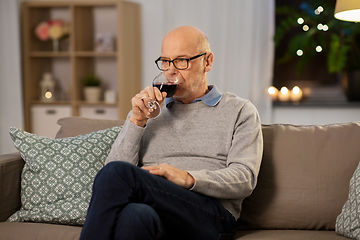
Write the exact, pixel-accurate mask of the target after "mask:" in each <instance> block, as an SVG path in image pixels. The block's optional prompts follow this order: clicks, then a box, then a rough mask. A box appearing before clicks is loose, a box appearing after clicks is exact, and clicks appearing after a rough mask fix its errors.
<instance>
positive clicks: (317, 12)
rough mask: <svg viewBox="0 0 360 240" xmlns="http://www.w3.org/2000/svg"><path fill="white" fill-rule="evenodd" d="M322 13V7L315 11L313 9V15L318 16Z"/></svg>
mask: <svg viewBox="0 0 360 240" xmlns="http://www.w3.org/2000/svg"><path fill="white" fill-rule="evenodd" d="M323 11H324V8H323V7H322V6H319V7H318V8H317V9H315V11H314V12H315V14H316V15H319V14H320V13H322V12H323Z"/></svg>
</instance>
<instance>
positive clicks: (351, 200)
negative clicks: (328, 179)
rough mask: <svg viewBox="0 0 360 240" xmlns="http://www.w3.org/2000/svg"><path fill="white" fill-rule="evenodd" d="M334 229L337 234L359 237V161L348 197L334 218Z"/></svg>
mask: <svg viewBox="0 0 360 240" xmlns="http://www.w3.org/2000/svg"><path fill="white" fill-rule="evenodd" d="M359 160H360V159H359ZM335 229H336V232H337V233H339V234H342V235H344V236H347V237H349V238H355V239H360V163H359V165H358V167H357V168H356V170H355V173H354V175H353V176H352V178H351V180H350V190H349V197H348V200H347V201H346V202H345V204H344V206H343V208H342V211H341V213H340V215H339V216H338V217H337V219H336V228H335Z"/></svg>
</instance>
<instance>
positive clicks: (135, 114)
mask: <svg viewBox="0 0 360 240" xmlns="http://www.w3.org/2000/svg"><path fill="white" fill-rule="evenodd" d="M145 97H150V98H152V99H154V100H156V101H158V103H159V104H160V105H161V104H162V102H163V101H164V100H165V97H166V92H163V93H162V92H160V90H159V89H158V88H157V87H152V86H148V87H146V88H145V89H144V90H142V91H141V92H140V93H138V94H136V95H135V96H134V97H133V98H132V99H131V104H132V115H131V116H130V121H131V122H132V123H134V124H136V125H138V126H140V127H144V126H145V124H146V123H147V120H148V118H147V114H148V110H147V108H146V106H145V104H144V101H143V100H142V98H145Z"/></svg>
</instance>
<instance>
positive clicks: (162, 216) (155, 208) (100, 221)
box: [80, 162, 236, 240]
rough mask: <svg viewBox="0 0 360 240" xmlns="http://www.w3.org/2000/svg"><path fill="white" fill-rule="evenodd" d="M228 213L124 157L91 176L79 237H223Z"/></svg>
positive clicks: (229, 224) (231, 223)
mask: <svg viewBox="0 0 360 240" xmlns="http://www.w3.org/2000/svg"><path fill="white" fill-rule="evenodd" d="M235 226H236V221H235V219H234V217H233V216H232V215H231V214H230V213H229V212H228V211H227V210H226V209H225V208H224V207H223V206H222V205H221V204H220V203H219V202H218V201H217V200H216V199H213V198H211V197H207V196H204V195H202V194H199V193H196V192H193V191H190V190H187V189H184V188H182V187H180V186H177V185H176V184H174V183H172V182H170V181H168V180H166V179H165V178H163V177H159V176H155V175H152V174H150V173H149V172H148V171H146V170H143V169H141V168H139V167H137V166H134V165H132V164H129V163H125V162H112V163H109V164H107V165H106V166H105V167H104V168H103V169H102V170H101V171H100V172H99V173H98V175H97V176H96V178H95V182H94V186H93V195H92V198H91V201H90V206H89V210H88V214H87V217H86V220H85V224H84V226H83V230H82V232H81V236H80V240H110V239H111V240H112V239H134V240H147V239H169V240H176V239H181V240H190V239H196V240H200V239H204V240H212V239H214V240H220V239H221V240H223V239H224V240H225V239H231V238H232V233H233V232H234V230H235Z"/></svg>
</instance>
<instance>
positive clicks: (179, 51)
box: [161, 34, 207, 103]
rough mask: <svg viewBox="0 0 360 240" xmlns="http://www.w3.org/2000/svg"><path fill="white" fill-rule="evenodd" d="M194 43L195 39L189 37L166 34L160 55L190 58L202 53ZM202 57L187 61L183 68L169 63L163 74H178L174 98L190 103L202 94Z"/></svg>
mask: <svg viewBox="0 0 360 240" xmlns="http://www.w3.org/2000/svg"><path fill="white" fill-rule="evenodd" d="M189 38H190V39H189ZM194 43H196V41H192V39H191V37H188V38H184V36H181V35H179V34H172V35H170V36H167V37H165V39H164V41H163V44H162V53H161V57H162V58H164V59H169V60H173V59H175V58H191V57H193V56H196V55H198V54H200V53H202V52H199V50H198V46H197V45H196V44H194ZM204 57H205V56H201V57H199V58H196V59H194V60H191V61H189V67H188V68H187V69H184V70H178V69H176V68H175V67H174V65H173V64H170V69H169V70H167V71H166V72H165V74H166V75H169V74H178V76H179V79H178V80H179V86H178V90H177V92H176V94H175V95H174V99H175V100H177V101H181V102H183V103H191V102H192V101H193V100H194V99H195V98H198V97H199V96H200V97H201V96H203V94H204V91H205V90H206V88H207V86H206V80H205V79H206V78H205V75H206V74H205V61H204ZM199 94H200V95H199Z"/></svg>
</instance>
